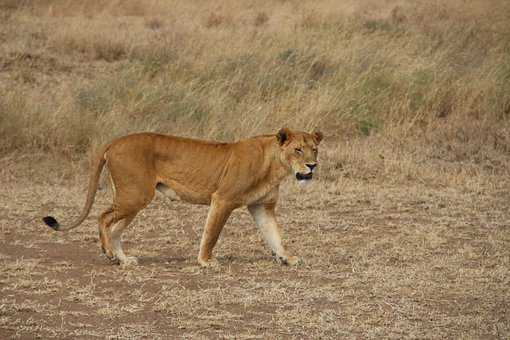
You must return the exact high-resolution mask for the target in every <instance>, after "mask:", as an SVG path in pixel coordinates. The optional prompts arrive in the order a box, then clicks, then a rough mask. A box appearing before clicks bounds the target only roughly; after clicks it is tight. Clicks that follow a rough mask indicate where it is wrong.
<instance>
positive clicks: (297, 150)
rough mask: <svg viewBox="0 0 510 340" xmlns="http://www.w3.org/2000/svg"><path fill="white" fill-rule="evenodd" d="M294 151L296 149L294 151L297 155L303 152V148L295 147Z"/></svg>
mask: <svg viewBox="0 0 510 340" xmlns="http://www.w3.org/2000/svg"><path fill="white" fill-rule="evenodd" d="M294 151H296V153H297V154H298V155H302V154H303V150H302V149H300V148H295V149H294Z"/></svg>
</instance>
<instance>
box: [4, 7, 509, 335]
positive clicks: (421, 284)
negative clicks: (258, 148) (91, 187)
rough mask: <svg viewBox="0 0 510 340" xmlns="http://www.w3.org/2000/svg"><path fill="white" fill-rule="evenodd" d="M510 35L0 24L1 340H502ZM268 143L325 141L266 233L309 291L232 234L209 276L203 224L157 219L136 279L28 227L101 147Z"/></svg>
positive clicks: (61, 205) (167, 216) (382, 23)
mask: <svg viewBox="0 0 510 340" xmlns="http://www.w3.org/2000/svg"><path fill="white" fill-rule="evenodd" d="M509 34H510V7H509V3H508V2H507V1H504V0H490V1H481V0H473V1H461V0H451V1H446V0H445V1H434V2H432V1H424V0H423V1H413V2H408V1H399V0H391V1H384V2H381V1H375V0H364V1H343V2H338V1H327V0H325V1H320V2H317V1H276V0H274V1H258V0H257V1H255V0H253V1H251V0H250V1H243V2H239V1H234V0H223V1H219V2H218V1H215V2H181V1H161V0H151V1H144V2H140V1H131V0H127V1H122V2H120V1H106V0H93V1H85V2H80V3H78V2H75V1H67V0H44V1H30V0H25V1H1V2H0V186H2V188H3V189H2V191H0V216H1V217H0V235H2V236H0V243H1V244H0V248H1V250H0V262H1V267H0V268H1V269H0V291H1V294H0V296H1V301H0V337H1V338H11V337H14V338H17V337H35V336H40V337H42V338H49V337H56V338H63V337H86V338H93V337H102V338H103V337H108V338H143V337H147V338H168V337H171V336H185V337H194V338H196V337H198V338H215V337H224V338H257V337H261V338H292V337H295V338H305V337H314V338H320V337H322V338H463V339H465V338H472V339H490V338H493V339H506V338H508V337H509V336H510V328H509V325H510V315H509V314H508V311H509V310H510V306H509V305H508V301H509V296H510V294H509V291H508V287H509V283H510V281H509V280H510V275H509V274H508V268H509V265H510V263H509V262H510V253H509V249H510V238H509V237H510V234H509V231H508V221H509V215H508V202H509V199H510V197H509V192H510V182H509V179H510V171H509V169H510V146H509V145H510V125H509V117H510V116H509V114H510V58H509V55H510V40H509V39H508V36H509ZM283 125H288V126H290V127H293V128H299V129H306V130H310V129H312V128H314V127H318V128H320V129H322V130H323V131H324V132H325V135H326V136H327V138H326V140H325V141H324V145H323V147H322V149H321V156H320V157H321V174H320V180H319V181H318V183H317V184H316V186H315V187H314V188H312V189H310V190H309V191H305V192H301V191H299V190H298V189H297V188H296V187H294V184H293V183H292V182H289V183H287V185H286V186H285V189H284V192H283V197H284V199H283V203H282V206H281V208H280V211H279V213H280V215H281V217H282V218H281V220H282V221H285V223H284V226H285V229H286V230H287V240H286V241H287V243H288V244H289V246H290V248H291V249H293V250H294V251H295V252H297V253H300V254H301V255H303V256H304V257H305V259H306V260H307V262H306V264H305V265H304V266H302V267H298V268H282V267H279V266H277V265H275V264H273V263H271V261H270V259H269V256H268V254H267V251H266V250H265V249H264V248H263V246H262V243H261V242H260V240H259V236H258V235H257V234H256V232H255V230H254V228H253V227H252V222H251V221H250V219H249V218H248V216H247V214H246V213H244V212H239V213H237V214H235V215H234V216H233V218H232V219H231V220H230V222H229V225H228V226H227V228H226V230H225V231H226V232H225V234H224V235H223V238H222V242H221V244H220V245H219V247H218V255H219V256H220V261H221V262H222V263H223V266H222V268H221V269H220V270H218V271H204V270H201V269H199V268H198V267H197V266H196V264H195V255H196V253H197V248H198V240H197V237H198V236H196V235H195V236H193V235H194V233H193V232H191V233H189V232H187V231H189V230H190V229H194V230H195V231H196V232H197V233H199V232H200V228H201V226H202V224H203V222H204V219H205V214H206V211H205V208H196V207H190V206H186V205H181V204H180V203H173V202H172V203H168V202H166V201H164V200H163V199H161V198H158V199H157V200H156V202H154V203H153V204H152V205H151V206H150V207H149V209H147V210H146V211H145V212H144V213H143V214H142V215H141V217H140V218H138V219H137V220H136V223H135V224H136V225H135V226H134V227H133V228H132V229H131V231H130V233H128V235H127V240H128V243H127V246H128V251H129V252H131V253H133V254H136V255H138V256H141V258H142V265H141V266H140V267H138V268H134V269H131V270H128V271H122V270H120V269H119V268H117V267H112V266H110V265H109V264H107V263H106V261H103V260H101V259H100V258H99V257H98V253H99V251H98V247H97V245H96V242H97V239H96V225H95V218H89V219H88V220H87V222H86V223H85V225H84V226H83V228H82V229H79V230H78V231H77V232H76V233H73V234H70V235H68V236H65V237H63V238H62V237H61V236H58V235H54V234H51V233H50V231H48V230H44V229H42V226H41V225H40V223H39V218H40V216H43V215H45V214H46V213H48V211H50V212H52V213H53V212H54V213H55V214H57V215H64V216H69V215H70V214H72V213H73V212H75V211H76V209H77V207H79V206H80V205H81V204H82V199H83V197H82V196H83V192H82V191H81V190H80V189H79V188H82V187H83V181H84V177H83V176H84V174H85V173H86V171H85V169H86V165H87V159H88V156H89V155H90V153H91V152H93V151H94V150H95V149H96V148H97V146H98V145H100V144H103V143H105V142H107V141H109V140H111V139H112V138H114V137H116V136H120V135H124V134H127V133H130V132H133V131H158V132H163V133H170V134H179V135H187V136H196V137H200V138H215V139H221V140H235V139H238V138H242V137H244V136H247V135H255V134H259V133H269V132H271V131H276V130H277V129H278V128H280V127H281V126H283ZM36 154H38V156H35V155H36ZM106 202H107V198H106V197H105V195H104V194H102V195H101V197H100V198H99V203H98V204H97V206H96V207H94V213H93V214H95V215H97V214H99V212H100V211H101V209H102V208H104V206H105V205H106ZM105 324H107V325H109V326H108V327H104V325H105Z"/></svg>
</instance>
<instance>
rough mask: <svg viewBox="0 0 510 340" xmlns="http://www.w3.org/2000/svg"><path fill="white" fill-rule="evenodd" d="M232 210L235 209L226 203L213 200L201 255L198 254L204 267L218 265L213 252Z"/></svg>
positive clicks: (205, 228)
mask: <svg viewBox="0 0 510 340" xmlns="http://www.w3.org/2000/svg"><path fill="white" fill-rule="evenodd" d="M232 210H233V207H232V206H231V205H229V204H227V203H226V202H222V201H221V200H218V199H213V200H212V201H211V207H210V208H209V213H208V215H207V221H206V223H205V227H204V232H203V234H202V240H201V241H200V253H199V254H198V262H199V263H200V264H201V265H202V266H203V267H209V266H214V265H216V264H217V261H216V260H215V259H213V258H212V250H213V248H214V246H215V245H216V241H218V237H219V236H220V233H221V230H222V229H223V226H224V225H225V222H227V220H228V217H229V216H230V213H231V212H232Z"/></svg>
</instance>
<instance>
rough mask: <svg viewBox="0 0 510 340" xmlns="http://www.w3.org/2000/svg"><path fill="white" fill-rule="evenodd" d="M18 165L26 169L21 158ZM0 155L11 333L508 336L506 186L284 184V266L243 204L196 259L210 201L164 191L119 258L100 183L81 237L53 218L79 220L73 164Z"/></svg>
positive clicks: (4, 321)
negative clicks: (55, 226) (114, 258)
mask: <svg viewBox="0 0 510 340" xmlns="http://www.w3.org/2000/svg"><path fill="white" fill-rule="evenodd" d="M13 164H15V165H13ZM39 164H40V162H38V161H33V160H30V159H23V157H19V158H16V159H13V158H12V157H6V158H3V159H1V160H0V165H1V166H0V168H1V169H2V170H0V174H1V176H0V181H1V182H0V187H1V190H0V230H1V233H0V235H1V237H0V263H1V265H0V291H1V294H0V296H1V298H0V299H1V300H0V338H2V339H10V338H14V339H17V338H21V339H32V338H41V339H49V338H59V339H92V338H109V339H165V338H175V337H182V338H236V339H241V338H264V339H267V338H269V339H282V338H301V339H303V338H346V339H367V338H372V339H380V338H420V339H425V338H427V339H432V338H435V339H438V338H453V339H508V338H509V337H510V300H509V297H510V294H509V287H510V274H509V268H510V247H509V246H510V231H509V223H510V218H509V216H510V215H509V212H508V202H509V198H510V196H509V194H508V190H507V189H506V188H505V186H504V185H503V186H499V187H498V186H492V187H480V188H479V190H478V191H477V192H473V191H466V190H462V189H455V188H451V187H450V188H442V187H437V188H431V187H427V186H425V185H424V184H417V183H407V184H401V185H394V184H393V185H390V184H384V183H373V182H370V181H362V180H355V179H352V178H344V179H339V180H338V182H337V184H336V185H335V186H332V185H331V183H330V182H327V181H326V180H318V181H317V183H315V185H313V186H311V187H309V188H305V189H301V188H300V187H299V186H297V185H296V184H295V183H294V182H292V181H290V180H289V181H288V182H287V183H285V184H284V189H283V191H282V199H281V204H280V207H279V210H278V213H279V221H280V222H281V224H282V226H283V229H284V231H285V244H286V245H287V246H288V248H289V250H290V251H291V252H292V253H294V254H297V255H300V256H301V257H302V258H303V259H304V264H302V265H300V266H297V267H285V266H280V265H279V264H276V263H274V262H273V261H272V259H271V256H270V252H269V251H268V249H267V248H266V247H265V246H264V244H263V242H262V239H261V237H260V235H259V234H258V232H257V230H256V229H255V227H254V223H253V222H252V220H251V217H250V216H249V214H248V213H247V212H246V211H245V210H239V211H236V212H235V213H234V214H233V215H232V217H231V218H230V220H229V222H228V223H227V225H226V227H225V229H224V231H223V233H222V236H221V238H220V241H219V243H218V245H217V247H216V249H215V252H216V255H217V257H218V259H219V261H220V263H221V266H220V267H219V268H217V269H202V268H200V267H199V266H198V264H197V262H196V256H197V253H198V245H199V235H200V232H201V230H202V225H203V224H204V221H205V218H206V213H207V208H206V207H202V206H192V205H187V204H184V203H181V202H176V201H170V200H168V199H167V198H164V197H156V199H155V200H154V202H153V203H151V205H150V206H149V207H148V208H147V209H145V210H144V211H143V212H142V213H141V214H140V215H139V216H138V217H137V219H136V220H135V222H134V223H133V224H132V226H131V228H130V229H129V231H128V232H126V234H125V237H124V239H125V249H126V250H127V253H128V254H129V255H136V256H138V257H139V260H140V264H139V266H137V267H130V268H127V269H122V268H120V267H119V266H117V265H112V264H111V263H110V262H109V261H108V260H107V259H105V258H104V257H102V256H100V249H99V245H98V233H97V222H96V221H97V217H98V215H99V214H100V212H101V211H102V210H103V209H105V208H106V206H107V204H108V200H109V197H110V196H109V193H108V191H107V190H102V191H100V192H99V193H98V196H97V199H96V204H95V206H94V207H93V210H92V213H91V215H90V216H89V218H88V219H87V220H86V222H85V223H84V224H83V225H82V226H81V227H80V228H78V229H76V230H75V231H73V232H71V233H69V234H61V233H55V232H53V231H52V230H50V229H49V228H47V227H45V226H44V225H43V224H42V223H41V220H40V219H41V217H42V216H44V215H46V214H47V213H51V214H53V215H54V216H56V217H59V218H60V219H61V220H63V221H66V220H69V219H71V218H74V217H76V216H77V214H78V213H79V211H80V209H81V207H82V204H83V202H84V195H85V194H84V190H85V188H84V182H83V181H84V178H85V177H84V175H83V173H84V172H85V171H82V170H83V169H81V168H80V167H79V166H78V167H77V168H76V169H68V170H65V169H67V168H66V167H60V165H59V164H58V163H54V164H53V169H54V170H53V171H46V170H45V171H42V170H41V169H51V166H46V165H44V166H43V167H42V168H39Z"/></svg>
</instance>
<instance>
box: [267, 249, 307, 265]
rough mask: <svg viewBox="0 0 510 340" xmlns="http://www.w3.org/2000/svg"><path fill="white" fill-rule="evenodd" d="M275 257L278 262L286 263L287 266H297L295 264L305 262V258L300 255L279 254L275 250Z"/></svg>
mask: <svg viewBox="0 0 510 340" xmlns="http://www.w3.org/2000/svg"><path fill="white" fill-rule="evenodd" d="M273 259H274V260H275V261H276V262H277V263H279V264H282V265H286V266H295V265H298V264H302V263H303V260H302V259H301V258H300V257H297V256H283V255H277V254H276V253H274V252H273Z"/></svg>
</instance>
